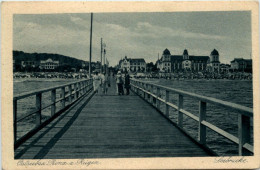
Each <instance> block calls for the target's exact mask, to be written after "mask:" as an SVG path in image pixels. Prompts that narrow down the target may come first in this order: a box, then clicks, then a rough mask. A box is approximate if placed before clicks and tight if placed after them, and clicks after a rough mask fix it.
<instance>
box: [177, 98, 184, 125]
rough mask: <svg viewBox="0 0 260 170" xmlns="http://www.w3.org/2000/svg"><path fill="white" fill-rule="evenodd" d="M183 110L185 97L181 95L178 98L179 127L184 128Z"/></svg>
mask: <svg viewBox="0 0 260 170" xmlns="http://www.w3.org/2000/svg"><path fill="white" fill-rule="evenodd" d="M181 109H183V96H182V95H181V94H179V98H178V125H179V127H181V128H182V127H183V126H182V123H183V113H182V112H181Z"/></svg>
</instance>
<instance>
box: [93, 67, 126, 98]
mask: <svg viewBox="0 0 260 170" xmlns="http://www.w3.org/2000/svg"><path fill="white" fill-rule="evenodd" d="M115 79H116V93H117V94H118V95H124V94H125V92H124V91H126V95H129V94H130V92H129V90H130V76H129V74H128V73H126V74H125V75H124V76H123V75H122V73H121V71H118V72H117V74H116V78H115ZM110 86H111V85H110V76H109V74H106V73H105V72H103V73H100V74H99V73H98V72H95V75H94V76H93V87H94V92H96V93H97V94H107V92H108V88H109V87H110ZM124 88H125V90H124Z"/></svg>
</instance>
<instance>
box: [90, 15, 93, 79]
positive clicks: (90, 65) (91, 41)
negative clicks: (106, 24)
mask: <svg viewBox="0 0 260 170" xmlns="http://www.w3.org/2000/svg"><path fill="white" fill-rule="evenodd" d="M92 22H93V13H91V24H90V46H89V48H90V49H89V78H90V77H91V55H92Z"/></svg>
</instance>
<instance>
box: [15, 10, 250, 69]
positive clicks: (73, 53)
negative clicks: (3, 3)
mask: <svg viewBox="0 0 260 170" xmlns="http://www.w3.org/2000/svg"><path fill="white" fill-rule="evenodd" d="M250 15H251V13H250V11H232V12H231V11H221V12H167V13H166V12H157V13H156V12H154V13H94V14H93V35H92V61H100V46H101V45H100V44H101V42H100V41H101V38H102V39H103V43H105V44H106V58H107V59H108V61H109V64H110V65H111V66H115V65H116V64H118V62H119V60H120V59H122V58H124V57H125V56H127V57H128V58H144V59H145V61H146V62H147V63H148V62H154V63H155V62H156V60H157V59H158V54H159V56H160V57H161V55H162V52H163V50H165V49H166V48H168V49H169V50H170V52H171V54H172V55H181V54H182V53H183V50H184V49H187V50H188V52H189V55H203V56H209V55H210V53H211V51H212V50H213V49H217V50H218V52H219V54H220V62H222V63H228V64H230V61H231V60H233V59H234V58H250V57H251V56H250V55H251V50H252V43H251V16H250ZM13 22H14V27H13V49H14V50H19V51H24V52H29V53H33V52H37V53H57V54H62V55H66V56H70V57H74V58H78V59H82V60H85V61H89V49H90V48H89V46H90V13H82V14H26V15H24V14H16V15H14V19H13Z"/></svg>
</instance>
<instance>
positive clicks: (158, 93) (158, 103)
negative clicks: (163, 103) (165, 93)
mask: <svg viewBox="0 0 260 170" xmlns="http://www.w3.org/2000/svg"><path fill="white" fill-rule="evenodd" d="M156 96H157V100H156V108H157V109H159V110H161V109H160V100H159V97H161V96H160V88H159V87H157V88H156Z"/></svg>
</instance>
